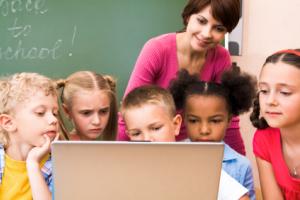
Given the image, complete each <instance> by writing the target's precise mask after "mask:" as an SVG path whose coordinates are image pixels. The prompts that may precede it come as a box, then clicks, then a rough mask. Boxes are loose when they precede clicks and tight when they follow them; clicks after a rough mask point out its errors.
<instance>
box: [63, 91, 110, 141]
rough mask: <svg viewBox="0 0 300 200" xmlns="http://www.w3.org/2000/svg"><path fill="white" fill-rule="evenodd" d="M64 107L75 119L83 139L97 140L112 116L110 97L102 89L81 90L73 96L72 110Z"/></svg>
mask: <svg viewBox="0 0 300 200" xmlns="http://www.w3.org/2000/svg"><path fill="white" fill-rule="evenodd" d="M64 109H65V111H66V113H67V114H68V116H69V117H70V119H71V120H73V123H74V126H75V130H76V133H77V134H78V135H79V137H80V138H81V139H82V140H95V139H97V138H98V137H99V136H100V135H101V134H102V133H103V131H104V130H105V128H106V125H107V123H108V119H109V116H110V98H109V97H108V95H107V93H106V92H104V91H101V90H94V91H86V90H79V91H78V92H76V93H75V94H74V96H73V98H72V107H71V108H70V110H69V109H68V108H67V107H66V106H65V105H64Z"/></svg>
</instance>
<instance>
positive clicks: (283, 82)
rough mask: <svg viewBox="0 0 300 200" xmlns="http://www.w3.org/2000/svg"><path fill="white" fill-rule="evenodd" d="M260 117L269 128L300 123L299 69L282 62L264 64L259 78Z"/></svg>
mask: <svg viewBox="0 0 300 200" xmlns="http://www.w3.org/2000/svg"><path fill="white" fill-rule="evenodd" d="M258 84H259V85H258V87H259V91H260V93H259V104H260V108H261V111H260V112H261V115H262V116H263V117H264V118H265V119H266V121H267V122H268V124H269V126H271V127H276V128H284V127H290V126H293V125H297V124H298V125H299V123H300V112H299V111H300V69H298V68H296V67H294V66H292V65H288V64H285V63H282V62H278V63H275V64H272V63H268V64H266V65H265V66H264V67H263V68H262V71H261V74H260V77H259V83H258Z"/></svg>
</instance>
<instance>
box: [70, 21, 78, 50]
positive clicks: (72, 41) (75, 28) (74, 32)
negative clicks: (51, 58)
mask: <svg viewBox="0 0 300 200" xmlns="http://www.w3.org/2000/svg"><path fill="white" fill-rule="evenodd" d="M76 32H77V26H76V25H75V26H74V31H73V37H72V40H71V45H72V47H73V46H74V41H75V37H76ZM72 55H73V54H72V53H69V56H72Z"/></svg>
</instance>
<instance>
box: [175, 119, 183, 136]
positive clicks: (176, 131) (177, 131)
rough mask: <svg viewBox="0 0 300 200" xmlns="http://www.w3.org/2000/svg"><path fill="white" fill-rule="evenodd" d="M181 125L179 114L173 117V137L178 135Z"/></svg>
mask: <svg viewBox="0 0 300 200" xmlns="http://www.w3.org/2000/svg"><path fill="white" fill-rule="evenodd" d="M181 123H182V117H181V115H180V114H177V115H175V117H174V118H173V124H174V128H175V129H174V131H175V136H177V135H179V132H180V127H181Z"/></svg>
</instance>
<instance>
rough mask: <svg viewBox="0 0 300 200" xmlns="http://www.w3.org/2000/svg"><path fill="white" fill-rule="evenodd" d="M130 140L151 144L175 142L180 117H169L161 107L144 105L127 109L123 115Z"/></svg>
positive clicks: (166, 111)
mask: <svg viewBox="0 0 300 200" xmlns="http://www.w3.org/2000/svg"><path fill="white" fill-rule="evenodd" d="M124 120H125V124H126V129H127V134H128V136H129V138H130V140H135V141H137V140H138V141H152V142H175V136H176V135H178V134H179V130H180V125H181V116H180V115H176V116H175V117H171V116H170V113H169V112H168V110H167V109H166V108H165V107H163V106H161V105H154V104H145V105H143V106H142V107H135V108H130V109H127V110H126V112H125V114H124Z"/></svg>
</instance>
